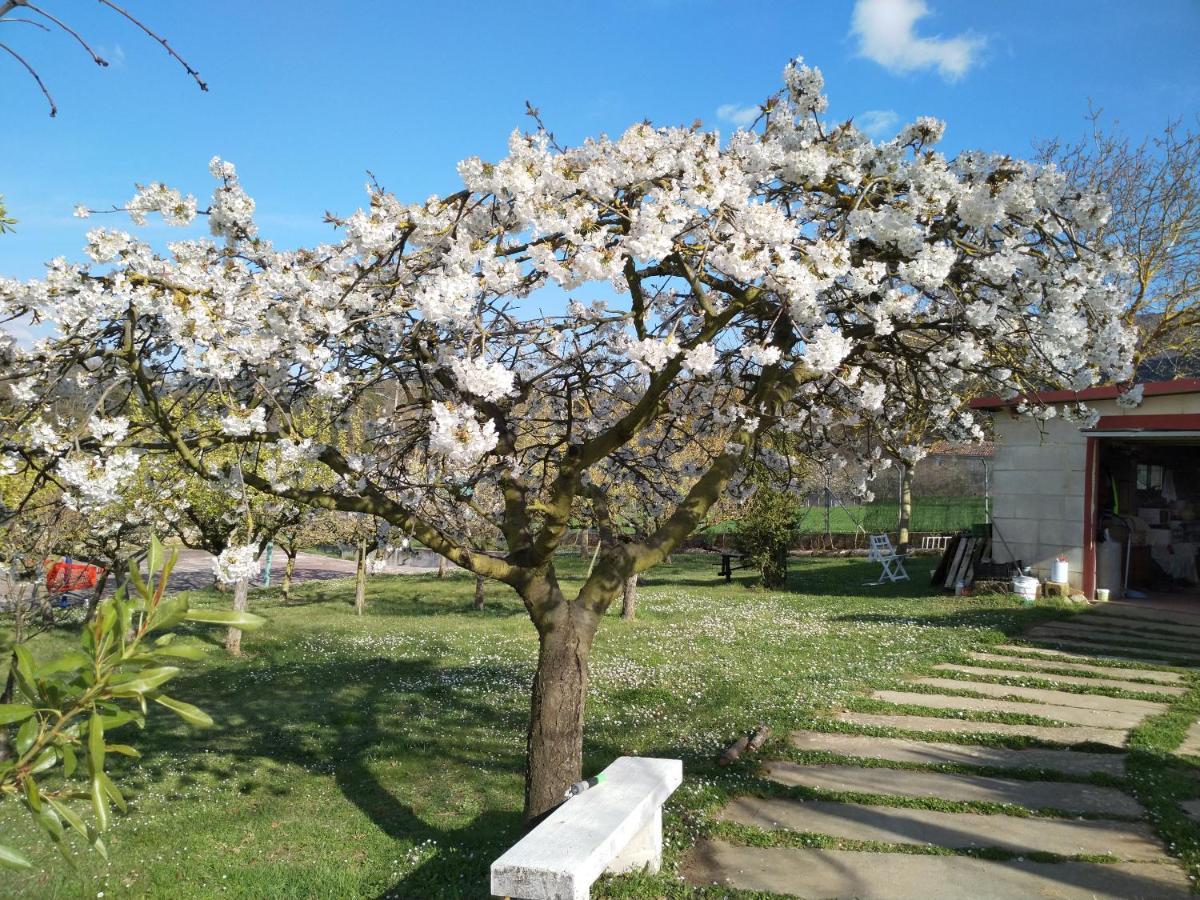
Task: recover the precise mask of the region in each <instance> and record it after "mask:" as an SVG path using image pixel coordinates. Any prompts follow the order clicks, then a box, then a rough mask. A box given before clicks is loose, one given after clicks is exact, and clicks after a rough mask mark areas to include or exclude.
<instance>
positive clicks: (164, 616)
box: [150, 594, 188, 641]
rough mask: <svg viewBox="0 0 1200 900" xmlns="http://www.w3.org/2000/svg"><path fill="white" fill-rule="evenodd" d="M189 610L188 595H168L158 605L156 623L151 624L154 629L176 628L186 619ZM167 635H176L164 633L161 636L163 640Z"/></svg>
mask: <svg viewBox="0 0 1200 900" xmlns="http://www.w3.org/2000/svg"><path fill="white" fill-rule="evenodd" d="M187 612H188V601H187V597H184V596H182V595H178V594H177V595H176V596H174V597H168V598H167V599H166V600H163V602H162V603H160V604H159V605H158V611H157V612H156V613H155V615H154V623H153V624H152V625H151V626H150V628H151V630H152V631H162V630H163V629H165V628H174V627H175V626H176V625H178V624H179V623H180V622H182V621H183V620H184V617H185V616H186V615H187ZM166 637H174V635H165V634H164V635H163V636H162V638H159V640H160V641H161V640H162V639H163V638H166Z"/></svg>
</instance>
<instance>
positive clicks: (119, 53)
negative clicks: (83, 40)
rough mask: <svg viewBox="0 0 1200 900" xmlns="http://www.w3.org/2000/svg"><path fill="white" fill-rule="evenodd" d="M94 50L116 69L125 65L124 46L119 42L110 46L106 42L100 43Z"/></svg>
mask: <svg viewBox="0 0 1200 900" xmlns="http://www.w3.org/2000/svg"><path fill="white" fill-rule="evenodd" d="M96 52H97V53H99V54H100V56H101V57H103V58H104V59H106V60H108V63H109V65H112V66H115V67H116V68H118V69H119V68H121V67H122V66H124V65H125V48H124V47H122V46H121V45H120V44H113V45H112V46H111V47H109V46H108V45H107V44H101V45H100V46H98V47H97V48H96Z"/></svg>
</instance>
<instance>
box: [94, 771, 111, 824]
mask: <svg viewBox="0 0 1200 900" xmlns="http://www.w3.org/2000/svg"><path fill="white" fill-rule="evenodd" d="M92 809H93V810H94V811H95V813H96V827H97V828H98V829H99V830H100V831H107V830H108V801H107V800H106V799H105V798H104V785H103V784H102V783H101V782H100V777H99V776H96V777H95V778H93V779H92Z"/></svg>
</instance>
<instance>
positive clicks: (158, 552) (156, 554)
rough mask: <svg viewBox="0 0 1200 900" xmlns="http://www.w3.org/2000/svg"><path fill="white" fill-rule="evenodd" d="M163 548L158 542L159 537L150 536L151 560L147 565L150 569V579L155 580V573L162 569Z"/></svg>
mask: <svg viewBox="0 0 1200 900" xmlns="http://www.w3.org/2000/svg"><path fill="white" fill-rule="evenodd" d="M162 561H163V547H162V544H160V543H159V542H158V535H154V534H152V535H150V558H149V559H148V560H147V562H146V565H147V566H148V567H149V572H150V577H151V578H153V577H154V575H155V573H156V572H158V570H159V569H160V568H161V567H162Z"/></svg>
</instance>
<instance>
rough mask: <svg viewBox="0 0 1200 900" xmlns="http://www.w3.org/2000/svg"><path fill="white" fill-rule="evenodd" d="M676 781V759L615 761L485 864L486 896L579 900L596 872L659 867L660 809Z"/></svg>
mask: <svg viewBox="0 0 1200 900" xmlns="http://www.w3.org/2000/svg"><path fill="white" fill-rule="evenodd" d="M682 781H683V763H682V761H680V760H678V759H650V758H647V757H641V756H622V757H619V758H617V759H616V760H615V761H614V762H613V763H612V765H610V766H609V767H608V768H607V769H605V770H604V780H603V781H601V782H600V783H599V784H597V785H596V786H595V787H594V788H591V789H590V790H587V791H584V792H583V793H582V794H579V795H577V796H575V797H572V798H571V799H570V800H568V801H567V802H566V803H564V804H563V805H562V806H560V807H559V808H558V809H556V810H555V811H554V812H552V813H551V814H550V815H549V816H547V817H546V818H545V819H544V820H543V821H542V822H541V823H540V824H539V825H538V826H537V827H536V828H534V829H533V830H532V831H531V832H529V834H527V835H525V837H524V838H522V839H521V840H520V842H518V843H517V844H515V845H514V846H513V847H512V848H511V849H509V851H508V852H507V853H505V854H504V855H503V856H501V857H500V858H499V859H498V860H496V861H495V862H494V863H492V894H494V895H497V896H501V897H512V898H514V900H516V898H520V900H587V898H588V896H589V895H590V893H591V886H592V882H593V881H595V880H596V879H597V878H599V877H600V875H601V874H602V873H604V872H611V873H614V874H616V873H620V872H633V871H636V870H638V869H646V868H648V869H649V871H651V872H657V871H658V867H659V866H660V865H661V864H662V807H663V803H665V802H666V800H667V798H668V797H670V796H671V794H672V793H674V791H675V788H677V787H679V785H680V783H681V782H682Z"/></svg>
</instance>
